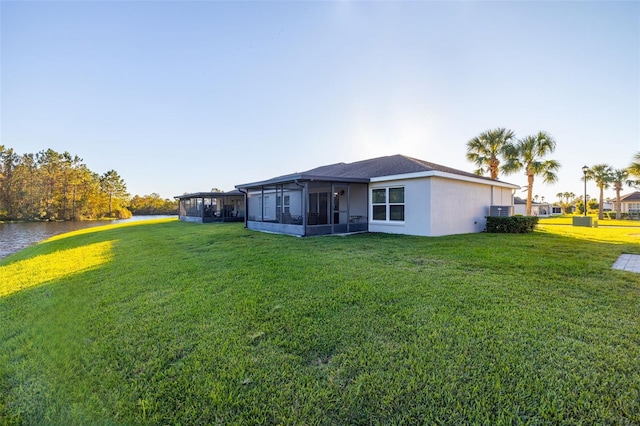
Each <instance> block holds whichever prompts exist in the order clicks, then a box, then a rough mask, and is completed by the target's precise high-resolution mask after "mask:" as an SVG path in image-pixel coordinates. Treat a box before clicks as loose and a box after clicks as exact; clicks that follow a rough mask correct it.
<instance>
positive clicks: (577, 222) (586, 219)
mask: <svg viewBox="0 0 640 426" xmlns="http://www.w3.org/2000/svg"><path fill="white" fill-rule="evenodd" d="M592 220H593V218H592V217H591V216H574V217H573V226H586V227H588V228H591V227H592V226H593V223H592Z"/></svg>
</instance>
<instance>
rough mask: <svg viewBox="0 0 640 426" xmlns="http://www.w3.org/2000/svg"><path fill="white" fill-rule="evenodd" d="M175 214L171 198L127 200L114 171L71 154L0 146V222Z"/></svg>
mask: <svg viewBox="0 0 640 426" xmlns="http://www.w3.org/2000/svg"><path fill="white" fill-rule="evenodd" d="M148 212H153V213H148ZM176 212H177V202H175V201H173V200H162V199H160V197H159V195H158V194H151V195H149V196H143V197H140V196H137V195H136V196H135V197H133V198H131V197H130V195H129V193H128V192H127V185H126V183H125V182H124V179H122V177H121V176H120V175H119V174H118V173H117V172H116V171H115V170H109V171H107V172H105V173H103V174H98V173H95V172H93V171H91V170H90V169H89V168H88V167H87V165H86V164H84V162H83V160H82V158H80V157H78V156H77V155H72V154H70V153H69V152H66V151H65V152H63V153H59V152H56V151H54V150H52V149H47V150H43V151H40V152H38V153H35V154H21V155H20V154H17V153H16V152H15V150H14V149H13V148H7V147H5V146H4V145H0V220H89V219H101V218H118V219H120V218H127V217H130V216H131V215H132V214H176Z"/></svg>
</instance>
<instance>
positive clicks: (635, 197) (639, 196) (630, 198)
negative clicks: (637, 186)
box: [620, 191, 640, 202]
mask: <svg viewBox="0 0 640 426" xmlns="http://www.w3.org/2000/svg"><path fill="white" fill-rule="evenodd" d="M620 201H627V202H634V201H640V191H636V192H632V193H631V194H627V195H624V196H622V197H620Z"/></svg>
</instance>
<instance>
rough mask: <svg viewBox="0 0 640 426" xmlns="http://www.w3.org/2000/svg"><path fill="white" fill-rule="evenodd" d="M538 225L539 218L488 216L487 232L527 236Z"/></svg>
mask: <svg viewBox="0 0 640 426" xmlns="http://www.w3.org/2000/svg"><path fill="white" fill-rule="evenodd" d="M537 224H538V217H537V216H508V217H504V216H487V232H492V233H505V234H526V233H527V232H533V230H534V229H535V227H536V225H537Z"/></svg>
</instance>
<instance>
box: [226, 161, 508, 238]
mask: <svg viewBox="0 0 640 426" xmlns="http://www.w3.org/2000/svg"><path fill="white" fill-rule="evenodd" d="M236 188H237V189H239V190H240V191H242V192H244V193H246V196H247V198H246V212H247V213H246V221H245V223H246V226H247V228H249V229H253V230H260V231H269V232H277V233H283V234H291V235H298V236H309V235H324V234H342V233H351V232H363V231H370V232H387V233H397V234H408V235H424V236H440V235H450V234H464V233H473V232H482V231H484V229H485V226H486V216H488V215H490V213H491V214H492V215H504V216H508V215H511V214H513V191H514V190H516V189H520V187H519V186H517V185H513V184H509V183H505V182H501V181H498V180H492V179H489V178H486V177H481V176H477V175H475V174H472V173H468V172H464V171H460V170H456V169H452V168H450V167H445V166H441V165H438V164H434V163H429V162H426V161H422V160H418V159H415V158H411V157H406V156H403V155H393V156H389V157H380V158H374V159H370V160H364V161H357V162H354V163H348V164H347V163H337V164H331V165H327V166H322V167H318V168H315V169H312V170H309V171H306V172H302V173H295V174H290V175H285V176H280V177H276V178H272V179H268V180H265V181H261V182H253V183H247V184H242V185H236Z"/></svg>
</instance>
